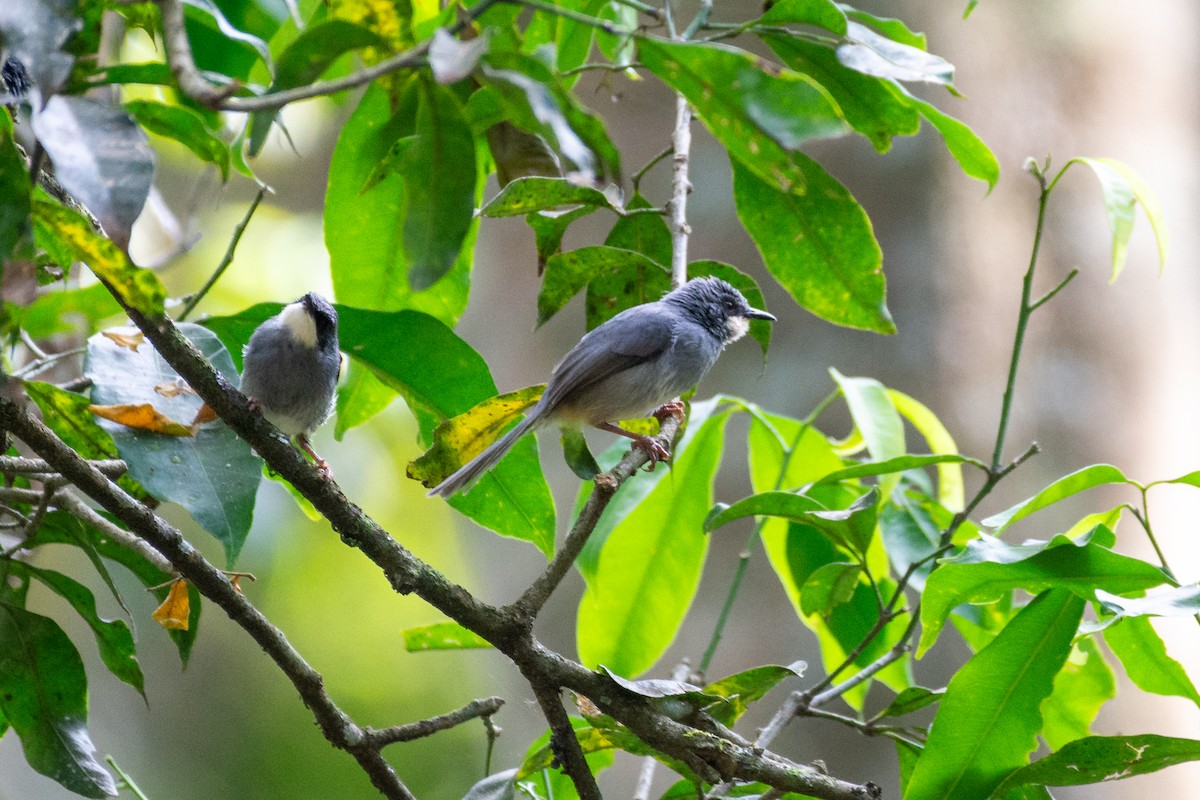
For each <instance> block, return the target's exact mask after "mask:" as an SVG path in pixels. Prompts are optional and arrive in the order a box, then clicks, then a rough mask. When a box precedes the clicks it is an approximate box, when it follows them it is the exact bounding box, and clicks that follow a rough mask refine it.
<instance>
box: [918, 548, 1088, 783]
mask: <svg viewBox="0 0 1200 800" xmlns="http://www.w3.org/2000/svg"><path fill="white" fill-rule="evenodd" d="M939 571H940V570H939ZM937 574H938V573H937V572H935V573H934V575H933V576H931V580H932V578H933V577H936V576H937ZM1083 606H1084V603H1083V600H1082V599H1081V598H1079V597H1077V596H1075V595H1073V594H1071V593H1070V592H1067V591H1063V590H1055V591H1050V592H1045V593H1043V594H1041V595H1039V596H1038V597H1037V598H1035V599H1034V601H1033V602H1032V603H1030V604H1029V605H1028V606H1027V607H1026V608H1024V609H1023V610H1022V611H1021V613H1019V614H1018V615H1017V616H1016V617H1014V618H1013V620H1012V621H1011V622H1010V623H1009V624H1008V625H1007V626H1005V628H1004V630H1002V631H1001V632H1000V635H999V636H997V637H996V639H995V640H994V641H992V643H991V644H989V645H988V646H987V647H985V648H984V649H983V650H981V651H980V652H979V653H977V654H976V655H975V656H974V657H972V658H971V660H970V661H968V662H967V663H966V664H965V665H964V666H963V667H961V668H960V669H959V670H958V671H957V672H956V673H955V674H954V677H953V678H951V679H950V683H949V685H948V686H947V687H946V695H945V697H943V698H942V702H941V704H940V706H939V707H938V713H937V716H936V717H934V720H933V724H932V726H930V729H929V738H928V740H927V741H926V743H925V749H924V750H923V751H922V753H921V756H920V758H919V759H918V760H917V764H916V767H915V768H914V769H913V773H912V777H911V779H910V780H909V784H908V788H907V790H906V791H905V792H904V800H925V798H939V800H978V799H979V798H981V797H988V796H989V795H990V794H991V792H992V790H994V789H995V788H996V787H997V786H998V785H999V784H1000V782H1001V781H1003V780H1004V778H1005V776H1006V775H1007V774H1008V773H1010V772H1012V771H1013V770H1014V769H1018V768H1020V767H1022V766H1024V765H1025V764H1026V762H1027V760H1028V758H1029V754H1030V753H1031V752H1033V750H1034V749H1035V748H1036V747H1037V734H1038V732H1039V731H1040V730H1041V727H1042V715H1041V712H1040V711H1039V707H1040V705H1041V703H1042V701H1043V700H1044V699H1045V698H1046V697H1047V696H1049V694H1050V692H1051V690H1052V688H1053V680H1054V676H1055V675H1056V674H1057V673H1058V671H1059V669H1061V668H1062V665H1063V662H1064V661H1065V660H1066V658H1067V654H1068V653H1069V652H1070V649H1071V639H1072V638H1073V637H1074V635H1075V631H1076V628H1077V627H1078V625H1079V620H1080V618H1081V617H1082V615H1083Z"/></svg>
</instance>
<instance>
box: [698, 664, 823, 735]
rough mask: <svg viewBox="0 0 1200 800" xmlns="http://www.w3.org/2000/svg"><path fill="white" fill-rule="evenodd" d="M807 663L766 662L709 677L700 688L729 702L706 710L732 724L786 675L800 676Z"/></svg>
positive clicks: (720, 719)
mask: <svg viewBox="0 0 1200 800" xmlns="http://www.w3.org/2000/svg"><path fill="white" fill-rule="evenodd" d="M807 667H808V665H807V664H805V663H804V662H803V661H797V662H796V663H794V664H789V665H788V666H786V667H785V666H780V665H778V664H767V665H765V666H761V667H752V668H750V669H748V670H744V671H742V672H738V673H736V674H734V675H730V676H728V677H726V678H721V679H720V680H716V681H713V682H712V683H710V684H708V685H707V686H705V687H704V692H705V693H706V694H714V695H718V696H720V697H724V698H725V699H726V700H728V701H729V702H728V703H723V704H721V705H715V706H712V707H711V708H709V709H708V710H707V713H708V714H709V715H710V716H712V717H713V719H715V720H717V721H718V722H720V723H721V724H723V725H726V726H729V727H732V726H733V724H734V723H735V722H737V720H738V719H739V718H740V717H741V716H742V714H744V713H746V709H748V708H749V707H750V704H751V703H756V702H758V701H759V700H761V699H762V698H763V697H764V696H765V695H766V694H767V692H769V691H771V690H772V689H774V688H775V687H776V686H778V685H779V683H780V682H782V681H783V680H786V679H787V678H795V677H801V678H802V677H804V671H805V669H807Z"/></svg>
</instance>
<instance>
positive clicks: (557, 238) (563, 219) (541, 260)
mask: <svg viewBox="0 0 1200 800" xmlns="http://www.w3.org/2000/svg"><path fill="white" fill-rule="evenodd" d="M595 210H596V206H576V207H575V208H573V209H571V210H570V211H534V212H533V213H531V214H527V215H526V216H525V224H527V225H528V226H529V227H530V228H532V229H533V237H534V241H535V242H536V243H537V268H538V269H537V271H538V275H542V274H544V273H545V271H546V264H547V263H548V262H549V261H550V258H551V257H552V256H555V255H557V254H559V253H561V252H562V240H563V236H565V235H566V233H567V228H569V227H570V226H571V223H572V222H574V221H575V220H577V219H579V218H580V217H586V216H587V215H588V214H591V213H592V212H593V211H595Z"/></svg>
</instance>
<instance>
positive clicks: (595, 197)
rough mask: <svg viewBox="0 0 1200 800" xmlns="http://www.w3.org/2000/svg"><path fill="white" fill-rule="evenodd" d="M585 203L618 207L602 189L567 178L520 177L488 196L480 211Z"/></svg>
mask: <svg viewBox="0 0 1200 800" xmlns="http://www.w3.org/2000/svg"><path fill="white" fill-rule="evenodd" d="M575 205H586V206H595V207H597V208H608V209H612V210H614V211H615V210H616V207H615V206H613V204H612V201H610V200H609V199H608V196H607V195H606V194H604V192H602V191H600V190H599V189H595V188H593V187H591V186H585V185H581V184H578V183H575V182H574V181H570V180H567V179H566V178H546V177H540V176H532V177H526V178H517V179H515V180H512V181H510V182H509V183H508V185H506V186H505V187H504V188H503V189H502V190H501V191H500V194H498V195H496V196H495V197H493V198H492V199H491V200H489V201H488V202H487V203H486V204H485V205H484V207H483V208H481V209H480V210H479V213H480V214H482V215H483V216H485V217H521V216H525V215H526V214H530V213H532V212H534V211H546V210H548V209H558V208H560V207H562V206H575Z"/></svg>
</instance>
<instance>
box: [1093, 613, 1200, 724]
mask: <svg viewBox="0 0 1200 800" xmlns="http://www.w3.org/2000/svg"><path fill="white" fill-rule="evenodd" d="M1104 641H1105V643H1106V644H1108V646H1109V647H1110V648H1111V649H1112V651H1113V653H1114V654H1115V655H1116V656H1117V658H1119V659H1120V660H1121V665H1122V666H1123V667H1125V674H1126V675H1128V676H1129V679H1130V680H1131V681H1133V683H1134V685H1136V686H1137V687H1138V688H1139V689H1141V690H1142V691H1143V692H1150V693H1151V694H1160V695H1164V696H1167V697H1183V698H1185V699H1187V700H1191V701H1192V702H1193V703H1195V704H1196V705H1197V706H1200V692H1197V691H1196V686H1195V684H1193V683H1192V679H1191V678H1190V677H1189V676H1188V673H1187V670H1185V669H1184V668H1183V666H1182V665H1181V664H1180V663H1179V662H1178V661H1176V660H1175V659H1174V658H1172V657H1171V655H1170V654H1169V653H1168V652H1167V646H1166V643H1164V642H1163V640H1162V637H1161V636H1159V635H1158V631H1156V630H1154V626H1153V625H1152V624H1150V620H1149V618H1147V617H1127V618H1125V619H1122V620H1120V621H1119V622H1117V623H1116V624H1115V625H1112V626H1110V627H1108V628H1105V630H1104Z"/></svg>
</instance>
